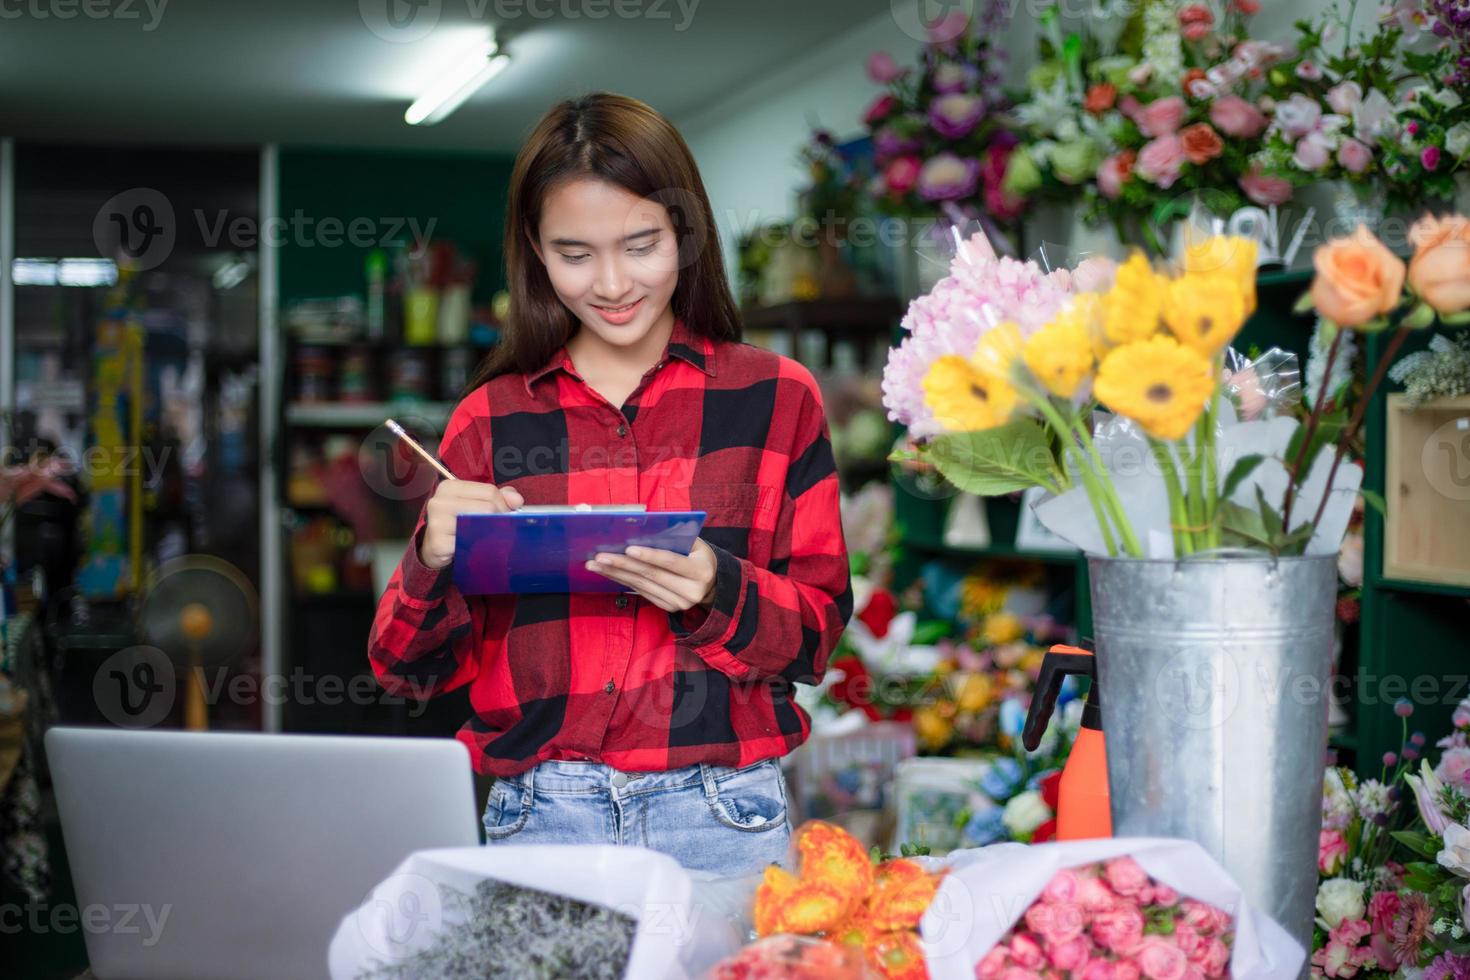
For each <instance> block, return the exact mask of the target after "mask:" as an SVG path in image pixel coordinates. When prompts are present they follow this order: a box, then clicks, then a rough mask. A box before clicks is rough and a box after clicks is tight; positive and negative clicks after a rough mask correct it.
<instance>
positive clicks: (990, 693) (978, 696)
mask: <svg viewBox="0 0 1470 980" xmlns="http://www.w3.org/2000/svg"><path fill="white" fill-rule="evenodd" d="M994 697H995V681H993V680H992V679H991V677H990V675H989V674H978V673H971V674H962V675H960V683H959V685H958V687H957V690H956V693H955V703H956V704H957V705H959V709H960V710H961V711H984V710H985V708H986V707H987V706H988V705H989V704H990V702H991V700H993V699H994Z"/></svg>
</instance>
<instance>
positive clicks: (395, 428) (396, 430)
mask: <svg viewBox="0 0 1470 980" xmlns="http://www.w3.org/2000/svg"><path fill="white" fill-rule="evenodd" d="M383 424H384V425H386V426H387V427H388V431H389V432H391V433H393V434H394V435H395V436H397V437H398V438H400V439H402V440H403V441H404V442H406V443H408V445H409V448H410V449H412V450H413V451H414V452H416V453H418V454H419V455H420V456H422V457H424V459H426V460H428V462H429V465H430V466H432V467H434V469H436V470H438V471H439V472H440V473H442V474H444V479H446V480H453V479H455V476H454V474H453V473H451V472H449V470H448V469H447V468H446V467H445V466H444V464H443V463H441V462H439V461H438V460H437V459H435V458H434V457H433V456H431V455H429V451H428V450H427V449H425V448H424V447H423V446H420V445H419V444H418V440H417V439H415V438H414V437H413V436H411V435H409V434H408V433H407V432H405V431H403V426H401V425H399V424H398V423H397V422H395V421H393V420H392V419H389V420H388V421H387V422H384V423H383Z"/></svg>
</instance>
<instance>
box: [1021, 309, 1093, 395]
mask: <svg viewBox="0 0 1470 980" xmlns="http://www.w3.org/2000/svg"><path fill="white" fill-rule="evenodd" d="M1021 356H1022V358H1023V359H1024V360H1025V362H1026V366H1027V367H1028V368H1030V369H1031V373H1032V374H1034V375H1036V379H1037V380H1038V381H1040V382H1041V383H1042V384H1043V385H1045V386H1046V390H1047V391H1049V392H1051V393H1052V394H1053V395H1057V396H1058V397H1061V398H1071V397H1072V396H1073V395H1074V394H1076V392H1077V387H1078V386H1079V385H1080V384H1082V382H1083V381H1084V380H1085V379H1086V378H1087V376H1088V375H1089V374H1091V373H1092V364H1093V358H1092V337H1091V336H1090V335H1089V333H1088V331H1087V327H1086V326H1085V325H1084V321H1083V319H1082V317H1081V316H1080V315H1079V314H1078V312H1077V311H1076V310H1074V309H1073V308H1072V307H1071V306H1068V308H1067V309H1064V310H1062V312H1061V313H1059V314H1058V315H1057V318H1056V319H1054V320H1052V321H1051V322H1050V323H1048V324H1047V325H1046V326H1044V327H1042V328H1041V329H1040V330H1038V331H1036V333H1034V334H1032V335H1031V337H1030V339H1028V340H1027V341H1026V345H1025V347H1024V348H1022V351H1021Z"/></svg>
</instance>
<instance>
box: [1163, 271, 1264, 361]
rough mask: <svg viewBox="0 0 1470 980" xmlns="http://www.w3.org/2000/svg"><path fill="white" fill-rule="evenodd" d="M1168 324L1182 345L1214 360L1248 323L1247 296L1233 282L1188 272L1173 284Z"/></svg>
mask: <svg viewBox="0 0 1470 980" xmlns="http://www.w3.org/2000/svg"><path fill="white" fill-rule="evenodd" d="M1164 322H1165V323H1167V324H1168V325H1169V329H1170V330H1172V331H1173V332H1174V336H1175V337H1178V338H1179V342H1180V343H1182V344H1185V345H1187V346H1189V347H1193V348H1194V349H1195V350H1197V351H1199V352H1200V353H1201V354H1203V355H1205V356H1206V357H1213V356H1215V354H1216V353H1217V352H1219V350H1220V349H1221V348H1222V347H1224V346H1225V345H1226V344H1228V343H1230V341H1231V339H1232V338H1234V337H1235V333H1236V331H1238V330H1239V329H1240V325H1241V324H1242V323H1244V322H1245V297H1244V296H1242V295H1241V293H1240V286H1239V285H1238V284H1237V283H1236V282H1235V281H1234V280H1233V279H1227V278H1226V277H1224V276H1219V275H1191V274H1188V273H1186V274H1185V275H1183V276H1180V277H1179V278H1178V279H1175V280H1174V281H1173V282H1171V283H1170V284H1169V293H1168V297H1167V298H1166V299H1165V301H1164Z"/></svg>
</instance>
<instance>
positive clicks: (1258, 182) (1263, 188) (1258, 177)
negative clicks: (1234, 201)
mask: <svg viewBox="0 0 1470 980" xmlns="http://www.w3.org/2000/svg"><path fill="white" fill-rule="evenodd" d="M1238 183H1239V184H1240V189H1241V190H1242V191H1244V192H1245V196H1246V197H1248V198H1250V199H1251V200H1252V201H1254V202H1255V203H1256V204H1259V205H1261V206H1262V207H1265V206H1266V205H1268V204H1285V203H1286V202H1287V201H1289V200H1291V181H1289V180H1287V179H1286V178H1285V177H1271V176H1268V175H1266V174H1264V173H1262V172H1261V171H1259V170H1252V171H1250V172H1249V173H1247V174H1244V175H1243V176H1242V177H1241V178H1240V180H1239V181H1238Z"/></svg>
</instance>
